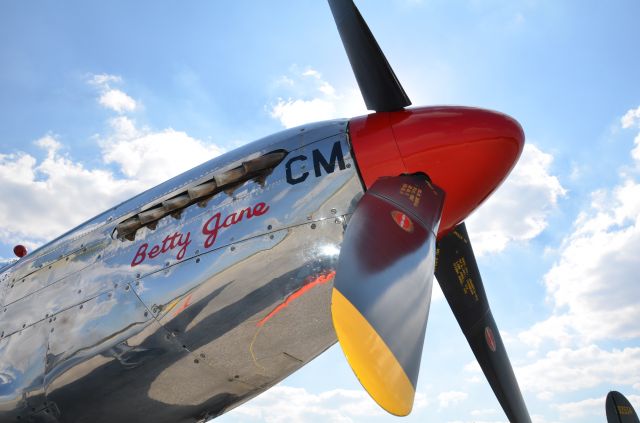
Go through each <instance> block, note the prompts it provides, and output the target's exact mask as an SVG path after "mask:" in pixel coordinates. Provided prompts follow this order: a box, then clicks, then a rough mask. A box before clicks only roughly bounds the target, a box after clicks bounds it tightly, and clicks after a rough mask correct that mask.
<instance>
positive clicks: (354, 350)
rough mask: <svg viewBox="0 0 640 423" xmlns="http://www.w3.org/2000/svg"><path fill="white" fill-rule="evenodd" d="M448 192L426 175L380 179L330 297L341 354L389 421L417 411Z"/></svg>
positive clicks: (354, 224)
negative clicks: (438, 237) (437, 247)
mask: <svg viewBox="0 0 640 423" xmlns="http://www.w3.org/2000/svg"><path fill="white" fill-rule="evenodd" d="M443 200H444V192H443V191H442V190H441V189H440V188H437V187H435V186H433V185H431V184H430V183H429V182H428V181H427V179H426V177H425V176H424V175H403V176H397V177H389V178H380V179H378V180H377V181H376V182H375V183H374V184H373V186H372V187H371V188H370V189H369V190H368V191H367V192H366V193H365V194H364V196H363V198H362V199H361V200H360V202H359V203H358V206H357V207H356V210H355V212H354V213H353V216H352V217H351V220H350V221H349V225H348V226H347V230H346V233H345V238H344V241H343V244H342V248H341V251H340V257H339V260H338V266H337V269H336V277H335V282H334V288H333V293H332V298H331V314H332V319H333V326H334V328H335V330H336V334H337V336H338V341H339V342H340V346H341V347H342V351H343V352H344V355H345V356H346V358H347V361H348V362H349V365H351V368H352V369H353V371H354V373H355V374H356V376H357V378H358V379H359V380H360V383H361V384H362V386H363V387H364V388H365V389H366V390H367V392H369V395H371V397H372V398H373V399H374V400H375V401H376V402H377V403H378V404H379V405H380V406H381V407H382V408H384V409H385V410H387V411H388V412H390V413H391V414H395V415H398V416H405V415H407V414H409V412H410V411H411V408H412V407H413V399H414V396H415V389H416V382H417V380H418V371H419V369H420V357H421V354H422V345H423V343H424V334H425V330H426V326H427V317H428V315H429V305H430V302H431V288H432V285H433V276H432V275H433V267H434V261H435V234H436V233H437V232H438V225H439V223H440V215H441V212H442V203H443Z"/></svg>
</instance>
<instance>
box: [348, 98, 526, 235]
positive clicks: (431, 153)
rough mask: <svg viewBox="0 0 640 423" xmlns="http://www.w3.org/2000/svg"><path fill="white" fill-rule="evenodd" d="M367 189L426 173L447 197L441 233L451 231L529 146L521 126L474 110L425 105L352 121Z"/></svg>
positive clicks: (513, 120)
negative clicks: (386, 179)
mask: <svg viewBox="0 0 640 423" xmlns="http://www.w3.org/2000/svg"><path fill="white" fill-rule="evenodd" d="M349 131H350V134H351V143H352V146H353V150H354V154H355V158H356V161H357V164H358V168H359V170H360V174H361V175H362V178H363V180H364V183H365V185H366V187H367V188H369V187H370V186H371V185H372V184H373V183H374V182H375V181H376V180H377V179H378V178H380V177H382V176H396V175H399V174H402V173H417V172H423V173H426V174H427V175H429V177H430V178H431V180H432V181H433V182H434V183H435V184H436V185H438V186H440V187H441V188H442V189H443V190H444V191H445V192H446V194H447V201H446V202H445V205H444V210H443V213H442V221H441V223H440V230H439V233H438V235H439V236H441V235H442V234H445V233H448V232H449V231H450V230H452V229H453V228H454V227H455V226H456V225H457V224H458V223H460V222H462V221H463V220H464V219H465V218H466V217H467V216H468V215H469V214H471V213H472V212H473V211H474V210H475V209H476V207H478V206H479V205H480V204H481V203H482V202H483V201H484V200H485V199H486V198H487V197H488V196H489V195H490V194H491V193H492V192H493V191H494V190H495V189H496V188H497V187H498V186H499V185H500V184H501V183H502V181H503V180H504V179H505V178H506V177H507V175H508V174H509V172H510V171H511V169H512V168H513V166H514V165H515V164H516V162H517V160H518V158H519V157H520V154H521V153H522V148H523V146H524V132H523V130H522V127H521V126H520V125H519V124H518V122H517V121H516V120H515V119H513V118H511V117H509V116H507V115H505V114H502V113H498V112H494V111H490V110H484V109H477V108H471V107H453V106H443V107H420V108H413V109H405V110H399V111H395V112H383V113H373V114H370V115H367V116H360V117H356V118H354V119H351V121H350V122H349Z"/></svg>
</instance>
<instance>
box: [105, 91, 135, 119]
mask: <svg viewBox="0 0 640 423" xmlns="http://www.w3.org/2000/svg"><path fill="white" fill-rule="evenodd" d="M98 101H99V102H100V104H101V105H103V106H104V107H106V108H108V109H111V110H115V111H116V112H118V113H122V112H132V111H134V110H135V109H136V107H137V103H136V101H135V100H134V99H132V98H131V97H129V96H128V95H127V94H125V93H123V92H122V91H120V90H117V89H110V90H108V91H105V92H104V93H102V95H101V96H100V99H99V100H98Z"/></svg>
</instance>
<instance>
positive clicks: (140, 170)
mask: <svg viewBox="0 0 640 423" xmlns="http://www.w3.org/2000/svg"><path fill="white" fill-rule="evenodd" d="M110 125H111V128H112V133H111V134H109V135H108V136H107V137H105V138H104V139H102V140H101V141H100V144H101V146H102V155H103V160H104V161H105V163H115V164H117V165H118V167H119V168H120V170H121V171H122V172H123V173H124V175H126V177H127V178H131V179H134V180H137V181H141V182H143V183H145V184H149V185H151V184H156V183H158V182H162V181H164V180H166V179H169V178H170V177H173V176H175V175H178V174H180V173H181V172H184V171H186V170H188V169H191V168H192V167H194V166H196V165H199V164H200V163H203V162H204V161H206V160H209V159H212V158H213V157H216V156H218V155H220V154H221V153H222V149H221V148H219V147H217V146H215V145H211V144H206V143H204V142H202V141H200V140H197V139H195V138H192V137H190V136H189V135H188V134H186V133H185V132H182V131H176V130H174V129H171V128H167V129H164V130H162V131H152V130H150V129H148V128H141V129H139V128H137V127H136V125H135V122H134V121H133V120H132V119H130V118H128V117H125V116H119V117H117V118H114V119H111V121H110Z"/></svg>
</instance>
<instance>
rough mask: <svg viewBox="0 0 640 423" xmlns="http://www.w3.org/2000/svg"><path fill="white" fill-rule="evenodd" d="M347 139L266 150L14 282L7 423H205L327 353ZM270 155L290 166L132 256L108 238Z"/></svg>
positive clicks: (183, 217)
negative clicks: (292, 173)
mask: <svg viewBox="0 0 640 423" xmlns="http://www.w3.org/2000/svg"><path fill="white" fill-rule="evenodd" d="M345 130H346V121H335V122H327V123H323V124H315V125H311V126H308V127H306V128H305V130H304V131H301V130H300V129H299V128H298V129H295V130H288V131H285V132H283V133H281V134H277V135H275V136H271V137H268V138H266V139H263V140H260V141H257V142H256V143H253V144H250V145H248V146H246V147H243V148H241V149H239V150H236V151H233V152H231V153H229V154H227V155H225V156H221V157H219V158H217V159H214V160H212V161H211V162H208V163H205V164H204V165H202V166H199V167H198V168H195V169H193V170H191V171H189V172H187V173H186V174H184V175H181V176H179V177H177V178H174V179H173V180H171V181H168V182H166V183H164V184H162V185H160V186H159V187H156V188H154V189H152V190H150V191H148V192H146V193H143V194H141V195H140V196H137V197H135V198H133V199H132V200H130V201H128V202H125V203H123V204H121V205H119V206H117V207H115V208H113V209H111V210H109V211H107V212H106V213H104V214H102V215H100V216H97V217H96V218H94V219H92V220H90V221H89V222H87V223H86V224H85V225H82V226H80V227H78V228H76V229H75V230H73V231H70V232H69V233H67V234H65V235H64V236H62V237H61V238H59V239H58V240H55V241H53V242H52V243H50V244H48V245H46V246H44V247H42V248H41V249H39V250H37V251H35V252H34V253H32V254H30V255H29V256H27V257H25V258H24V259H22V260H21V261H20V262H18V263H17V264H15V265H13V266H11V267H9V268H6V269H4V272H3V273H2V274H0V281H2V297H1V299H2V306H3V313H2V314H1V315H0V326H1V329H2V330H3V333H2V336H1V339H0V420H1V421H17V420H18V419H20V420H27V421H47V422H113V421H154V422H165V421H166V422H179V421H194V420H198V419H205V418H207V417H212V416H214V415H217V414H219V413H221V412H224V411H225V410H227V409H229V408H230V407H233V406H236V405H238V404H240V403H241V402H243V401H245V400H247V399H248V398H250V397H252V396H254V395H257V394H258V393H260V392H262V391H264V390H265V389H267V388H268V387H270V386H272V385H273V384H275V383H276V382H278V381H279V380H281V379H282V378H284V377H286V376H287V375H288V374H290V373H292V372H293V371H295V370H296V369H298V368H300V367H301V366H302V365H304V364H305V363H307V362H308V361H310V360H311V359H312V358H313V357H315V356H316V355H317V354H319V353H321V352H322V351H324V350H325V349H326V348H328V347H329V346H330V345H332V344H333V343H334V342H335V334H334V332H333V327H332V324H331V319H330V314H329V301H330V292H331V287H332V275H333V273H332V272H333V271H334V269H335V267H336V263H337V254H335V252H336V251H339V248H340V245H341V242H342V237H343V232H344V227H345V225H346V222H347V220H348V218H349V216H350V214H351V213H352V212H353V209H354V207H355V204H356V202H357V200H358V199H359V198H360V196H361V195H362V186H361V182H360V180H359V178H358V176H357V174H356V172H355V165H354V163H353V159H352V157H351V156H350V154H349V151H350V146H349V144H348V139H347V136H346V134H345ZM336 146H337V147H336ZM274 150H284V151H287V152H288V156H287V157H285V158H284V160H283V161H282V162H281V163H280V164H279V165H278V166H277V167H276V168H274V169H273V170H272V171H271V172H270V173H269V174H268V175H267V176H266V177H264V178H262V179H261V180H249V181H247V182H245V183H244V184H243V185H241V186H237V187H235V188H234V189H233V190H227V191H226V192H219V193H217V194H216V195H215V196H214V197H212V198H210V199H209V200H208V201H207V202H206V203H202V204H200V203H199V204H193V205H190V206H188V207H187V208H186V209H184V210H183V211H182V212H181V213H180V215H179V216H171V215H167V216H165V217H163V218H162V219H160V220H159V221H158V222H156V223H155V224H154V225H152V226H151V227H149V226H147V227H142V228H141V229H138V230H137V232H136V235H135V239H134V240H133V241H129V240H120V239H117V237H114V236H113V234H114V228H115V227H116V225H118V223H120V222H121V221H123V220H125V219H127V218H130V216H132V215H133V214H135V213H137V212H138V211H139V210H141V209H144V207H145V206H146V205H149V204H153V203H157V202H161V201H163V199H164V198H171V196H172V195H175V192H178V191H184V190H185V189H188V188H189V186H190V184H198V183H201V182H202V181H205V180H207V178H208V177H209V176H210V175H211V174H213V173H214V172H216V171H219V170H220V169H227V168H233V167H235V166H237V164H238V163H241V162H243V161H246V160H248V159H254V158H255V157H259V156H260V155H261V154H266V153H268V152H269V151H274ZM336 154H339V157H338V156H336ZM300 156H303V157H308V158H309V163H306V164H305V163H300V165H301V166H304V167H302V168H300V169H298V170H300V171H303V172H310V174H311V175H312V177H307V178H305V179H304V180H303V181H300V180H299V178H297V179H296V180H295V181H294V182H295V183H292V181H288V180H287V160H288V159H289V158H292V157H300ZM314 159H315V160H316V161H317V162H318V163H319V166H318V169H317V172H315V173H314V169H313V166H314V161H313V160H314ZM296 166H297V165H296ZM298 176H299V175H298Z"/></svg>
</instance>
